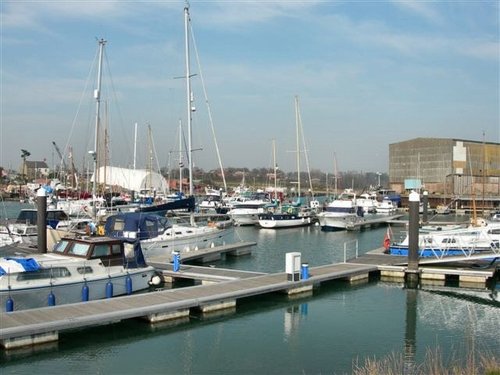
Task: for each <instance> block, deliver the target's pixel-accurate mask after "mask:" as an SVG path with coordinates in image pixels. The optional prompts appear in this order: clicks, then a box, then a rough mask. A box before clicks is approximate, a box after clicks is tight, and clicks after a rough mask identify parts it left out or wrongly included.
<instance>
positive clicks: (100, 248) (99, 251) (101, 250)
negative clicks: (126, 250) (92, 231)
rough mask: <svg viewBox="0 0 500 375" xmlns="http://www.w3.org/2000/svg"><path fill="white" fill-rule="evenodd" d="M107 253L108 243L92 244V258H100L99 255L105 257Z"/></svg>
mask: <svg viewBox="0 0 500 375" xmlns="http://www.w3.org/2000/svg"><path fill="white" fill-rule="evenodd" d="M108 255H109V245H108V244H101V245H95V246H94V251H92V258H100V257H105V256H108Z"/></svg>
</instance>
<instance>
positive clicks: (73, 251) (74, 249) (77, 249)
mask: <svg viewBox="0 0 500 375" xmlns="http://www.w3.org/2000/svg"><path fill="white" fill-rule="evenodd" d="M89 247H90V245H89V244H86V243H77V242H75V243H74V244H73V246H71V248H70V249H69V250H68V254H70V255H79V256H86V255H87V252H88V251H89Z"/></svg>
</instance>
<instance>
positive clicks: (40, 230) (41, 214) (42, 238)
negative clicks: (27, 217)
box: [36, 186, 47, 254]
mask: <svg viewBox="0 0 500 375" xmlns="http://www.w3.org/2000/svg"><path fill="white" fill-rule="evenodd" d="M36 205H37V214H36V215H37V216H36V217H37V219H36V226H37V247H38V251H39V252H40V253H44V254H45V253H46V252H47V197H46V195H45V189H44V188H43V187H41V186H40V188H39V189H38V190H37V192H36Z"/></svg>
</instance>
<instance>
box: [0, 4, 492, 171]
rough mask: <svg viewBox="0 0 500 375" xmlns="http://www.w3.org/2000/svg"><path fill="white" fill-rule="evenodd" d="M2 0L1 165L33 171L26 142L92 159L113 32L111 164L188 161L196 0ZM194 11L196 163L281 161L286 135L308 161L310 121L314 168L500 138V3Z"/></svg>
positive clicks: (47, 151)
mask: <svg viewBox="0 0 500 375" xmlns="http://www.w3.org/2000/svg"><path fill="white" fill-rule="evenodd" d="M0 4H1V5H0V11H1V20H0V21H1V37H0V39H1V40H0V41H1V46H0V47H1V49H0V59H1V65H0V69H1V81H0V94H1V103H0V105H1V108H0V120H1V123H0V136H1V141H0V166H3V167H5V168H13V169H19V167H20V165H21V164H22V159H21V149H24V150H27V151H28V152H29V153H30V154H31V155H30V156H29V158H28V160H33V161H35V160H46V161H47V163H48V164H49V166H55V165H58V164H59V163H60V158H59V156H58V154H57V151H56V150H55V147H54V146H53V143H52V142H55V143H56V145H58V148H59V150H60V151H61V153H62V154H63V157H64V158H65V160H66V162H69V159H67V157H68V154H69V152H70V151H72V156H73V161H74V164H75V166H76V167H77V168H78V169H82V168H87V167H88V166H89V164H90V161H89V159H90V156H89V154H88V151H89V150H93V149H94V134H95V116H96V102H95V99H94V97H93V90H94V89H95V88H96V87H97V83H96V79H97V70H96V69H97V60H98V59H97V52H98V39H101V38H103V39H105V40H106V44H105V49H104V51H105V53H104V59H103V60H104V62H103V71H102V89H101V111H100V114H101V119H102V122H103V123H106V126H107V129H108V130H107V134H108V135H107V139H108V144H109V145H108V149H109V159H110V164H111V165H114V166H120V167H131V166H133V164H134V160H135V164H136V166H137V168H145V167H147V166H148V165H149V162H150V161H152V163H153V164H154V166H155V167H157V166H159V167H167V168H168V167H171V168H177V165H178V159H179V150H180V148H181V146H180V144H181V143H182V144H184V145H185V144H186V142H187V139H188V136H187V130H186V124H187V119H186V117H187V104H186V103H187V96H186V79H185V75H186V62H185V56H186V53H185V33H184V7H185V5H186V3H185V2H184V1H147V0H145V1H132V0H129V1H126V0H122V1H111V0H110V1H106V0H101V1H92V0H84V1H72V0H66V1H56V0H53V1H44V0H39V1H36V0H32V1H25V0H15V1H9V0H1V3H0ZM189 13H190V19H191V22H190V30H191V31H192V37H191V38H190V52H189V55H190V64H189V66H190V72H191V78H190V82H191V86H192V98H193V106H194V107H195V108H196V111H195V112H193V121H192V148H193V150H194V151H193V164H194V165H195V166H198V167H201V168H203V169H205V170H211V169H217V168H219V166H220V164H222V166H223V167H225V168H228V167H233V168H243V167H246V168H250V169H252V168H271V166H272V165H273V147H272V144H273V140H275V145H276V146H275V154H276V163H277V164H278V166H279V167H280V169H282V170H284V171H296V170H297V166H296V159H297V158H296V155H297V146H296V144H297V140H296V129H297V123H298V124H299V125H300V126H299V129H301V132H300V133H301V136H300V137H299V138H300V140H299V149H300V155H301V158H300V163H301V166H300V169H301V170H306V167H307V164H308V165H309V168H310V169H320V170H322V171H324V172H329V171H332V172H333V171H335V170H337V171H359V172H387V171H388V164H389V160H388V158H389V145H390V144H391V143H396V142H401V141H405V140H408V139H413V138H417V137H435V138H455V139H467V140H477V141H486V142H500V99H499V86H500V79H499V70H500V69H499V66H500V47H499V34H500V31H499V17H500V16H499V14H500V6H499V1H498V0H497V1H488V0H485V1H473V0H469V1H460V0H457V1H410V0H408V1H404V0H402V1H399V0H398V1H377V0H371V1H369V0H365V1H362V0H359V1H335V0H332V1H295V0H289V1H257V0H254V1H243V0H240V1H210V0H206V1H191V2H190V3H189ZM295 98H297V103H298V106H296V105H295ZM296 109H297V110H298V113H299V121H298V122H297V117H296ZM136 123H137V129H138V130H137V137H135V124H136ZM180 125H181V126H182V129H183V130H182V134H183V139H184V141H183V142H181V140H180V139H181V137H180V135H179V129H180V127H181V126H180ZM215 145H218V151H219V152H218V153H217V148H216V146H215ZM182 147H185V146H182ZM134 155H135V158H134ZM218 155H219V156H220V162H221V163H219V161H218V160H219V158H218ZM306 158H307V159H306Z"/></svg>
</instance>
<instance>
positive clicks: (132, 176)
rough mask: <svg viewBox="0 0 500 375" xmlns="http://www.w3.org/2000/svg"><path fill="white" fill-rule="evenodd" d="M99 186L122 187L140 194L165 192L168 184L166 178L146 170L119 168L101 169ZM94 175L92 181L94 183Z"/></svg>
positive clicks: (107, 167)
mask: <svg viewBox="0 0 500 375" xmlns="http://www.w3.org/2000/svg"><path fill="white" fill-rule="evenodd" d="M97 175H98V177H99V178H98V181H97V183H99V184H106V185H109V186H120V187H122V188H124V189H127V190H130V191H136V192H139V191H141V190H149V191H157V192H165V191H166V190H167V183H166V181H165V178H164V177H163V176H162V175H161V174H159V173H156V172H153V171H148V170H146V169H130V168H119V167H110V166H106V167H100V168H99V171H98V174H97ZM94 178H95V176H94V175H92V178H91V181H92V182H94Z"/></svg>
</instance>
